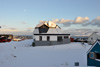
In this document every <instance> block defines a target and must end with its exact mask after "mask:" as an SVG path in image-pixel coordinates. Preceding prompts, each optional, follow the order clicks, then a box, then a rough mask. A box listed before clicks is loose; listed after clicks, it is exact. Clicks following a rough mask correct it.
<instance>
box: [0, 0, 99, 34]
mask: <svg viewBox="0 0 100 67" xmlns="http://www.w3.org/2000/svg"><path fill="white" fill-rule="evenodd" d="M40 21H52V22H55V23H56V24H58V25H59V26H60V27H61V28H62V29H63V31H64V32H67V33H70V34H73V35H74V34H75V35H78V34H82V35H85V34H90V33H91V32H93V31H100V0H0V26H1V28H0V34H7V33H10V34H14V35H21V34H23V35H32V32H33V31H34V27H35V26H36V25H37V24H39V23H40Z"/></svg>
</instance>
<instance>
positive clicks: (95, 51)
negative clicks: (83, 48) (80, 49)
mask: <svg viewBox="0 0 100 67" xmlns="http://www.w3.org/2000/svg"><path fill="white" fill-rule="evenodd" d="M87 65H88V66H97V67H100V41H96V42H95V44H94V45H92V46H91V48H90V49H89V50H88V51H87Z"/></svg>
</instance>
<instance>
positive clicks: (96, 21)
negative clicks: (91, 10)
mask: <svg viewBox="0 0 100 67" xmlns="http://www.w3.org/2000/svg"><path fill="white" fill-rule="evenodd" d="M90 24H91V25H96V26H98V27H100V16H98V17H97V18H95V19H93V20H92V21H91V22H90Z"/></svg>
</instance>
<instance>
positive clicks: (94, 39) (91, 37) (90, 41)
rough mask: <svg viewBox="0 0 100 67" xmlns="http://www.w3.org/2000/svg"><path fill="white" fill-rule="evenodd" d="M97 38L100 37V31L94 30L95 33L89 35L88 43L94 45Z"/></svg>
mask: <svg viewBox="0 0 100 67" xmlns="http://www.w3.org/2000/svg"><path fill="white" fill-rule="evenodd" d="M97 39H100V33H98V32H93V33H92V34H91V35H90V36H89V37H88V44H90V45H93V44H94V43H95V41H96V40H97Z"/></svg>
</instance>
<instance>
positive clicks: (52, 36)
mask: <svg viewBox="0 0 100 67" xmlns="http://www.w3.org/2000/svg"><path fill="white" fill-rule="evenodd" d="M33 34H34V37H35V45H36V46H45V45H56V44H65V43H70V34H63V33H62V31H61V28H60V27H59V26H58V25H56V24H55V23H53V22H50V21H48V22H43V23H40V24H38V25H37V26H36V27H35V30H34V33H33Z"/></svg>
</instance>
